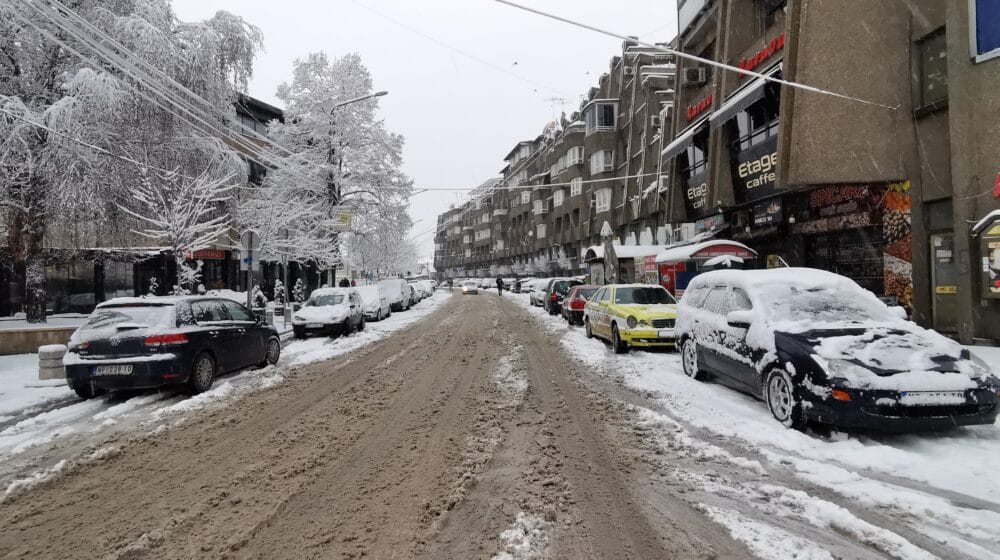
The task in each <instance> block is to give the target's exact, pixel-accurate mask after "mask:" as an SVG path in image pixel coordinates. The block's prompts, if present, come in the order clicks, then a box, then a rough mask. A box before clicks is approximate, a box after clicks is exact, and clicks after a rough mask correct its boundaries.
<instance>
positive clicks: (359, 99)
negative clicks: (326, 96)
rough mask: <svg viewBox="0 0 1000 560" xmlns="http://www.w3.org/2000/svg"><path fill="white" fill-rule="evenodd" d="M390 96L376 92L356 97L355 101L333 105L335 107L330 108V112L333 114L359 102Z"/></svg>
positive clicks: (349, 100)
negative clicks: (336, 110) (345, 106)
mask: <svg viewBox="0 0 1000 560" xmlns="http://www.w3.org/2000/svg"><path fill="white" fill-rule="evenodd" d="M388 94H389V92H388V91H376V92H375V93H369V94H365V95H361V96H358V97H355V98H353V99H345V100H344V101H340V102H337V103H335V104H334V105H333V107H330V112H331V113H332V112H333V111H334V110H335V109H339V108H341V107H343V106H344V105H350V104H351V103H357V102H358V101H364V100H366V99H373V98H375V97H382V96H384V95H388Z"/></svg>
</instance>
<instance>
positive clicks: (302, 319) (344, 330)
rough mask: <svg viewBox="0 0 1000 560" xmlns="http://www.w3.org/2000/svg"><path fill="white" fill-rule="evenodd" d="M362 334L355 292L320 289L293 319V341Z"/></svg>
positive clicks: (360, 307)
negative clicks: (309, 335)
mask: <svg viewBox="0 0 1000 560" xmlns="http://www.w3.org/2000/svg"><path fill="white" fill-rule="evenodd" d="M355 330H358V331H363V330H365V311H364V303H363V301H362V300H361V295H360V294H358V290H356V289H355V288H320V289H318V290H314V291H313V293H312V294H310V295H309V299H307V300H306V302H305V303H304V304H303V305H302V308H301V309H299V310H298V311H296V312H295V315H293V316H292V331H293V332H294V334H295V338H305V337H306V335H307V334H326V335H329V336H338V335H346V334H350V333H352V332H354V331H355Z"/></svg>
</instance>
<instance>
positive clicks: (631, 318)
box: [625, 315, 639, 329]
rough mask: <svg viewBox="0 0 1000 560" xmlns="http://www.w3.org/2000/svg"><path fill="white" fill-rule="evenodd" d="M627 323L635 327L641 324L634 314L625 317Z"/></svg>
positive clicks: (629, 326)
mask: <svg viewBox="0 0 1000 560" xmlns="http://www.w3.org/2000/svg"><path fill="white" fill-rule="evenodd" d="M625 324H627V325H628V328H630V329H634V328H636V327H637V326H638V325H639V320H638V319H636V318H635V317H634V316H632V315H629V316H628V318H627V319H625Z"/></svg>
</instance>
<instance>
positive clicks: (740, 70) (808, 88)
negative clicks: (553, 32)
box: [494, 0, 899, 111]
mask: <svg viewBox="0 0 1000 560" xmlns="http://www.w3.org/2000/svg"><path fill="white" fill-rule="evenodd" d="M494 1H496V2H499V3H501V4H506V5H508V6H511V7H514V8H517V9H519V10H524V11H526V12H531V13H533V14H537V15H540V16H542V17H547V18H549V19H554V20H556V21H561V22H563V23H567V24H569V25H573V26H575V27H580V28H583V29H587V30H590V31H593V32H595V33H600V34H601V35H607V36H608V37H614V38H616V39H621V40H622V41H632V42H634V43H636V44H638V45H642V46H644V47H647V48H651V49H657V50H659V51H662V52H665V53H669V54H672V55H674V56H676V57H678V58H685V59H688V60H694V61H697V62H701V63H702V64H707V65H708V66H714V67H716V68H721V69H723V70H728V71H730V72H736V73H738V74H741V75H746V76H754V77H756V78H760V79H763V80H767V81H769V82H775V83H779V84H782V85H786V86H788V87H792V88H795V89H801V90H804V91H811V92H813V93H818V94H821V95H828V96H831V97H837V98H840V99H846V100H848V101H855V102H857V103H863V104H865V105H872V106H874V107H881V108H882V109H889V110H890V111H895V110H897V109H899V106H898V105H897V106H895V107H893V106H891V105H886V104H884V103H879V102H877V101H869V100H867V99H862V98H860V97H854V96H851V95H846V94H843V93H837V92H835V91H830V90H825V89H822V88H818V87H815V86H810V85H807V84H803V83H800V82H792V81H788V80H783V79H781V78H775V77H774V76H768V75H765V74H761V73H759V72H754V71H752V70H745V69H743V68H739V67H737V66H732V65H730V64H725V63H723V62H718V61H715V60H711V59H708V58H702V57H700V56H696V55H693V54H688V53H686V52H683V51H679V50H677V49H672V48H670V47H665V46H663V45H658V44H654V43H647V42H645V41H641V40H639V39H636V38H635V37H629V36H626V35H621V34H619V33H614V32H611V31H607V30H605V29H601V28H599V27H594V26H592V25H588V24H586V23H581V22H578V21H574V20H571V19H568V18H564V17H562V16H558V15H555V14H552V13H549V12H544V11H542V10H538V9H535V8H530V7H528V6H524V5H521V4H518V3H516V2H511V1H510V0H494Z"/></svg>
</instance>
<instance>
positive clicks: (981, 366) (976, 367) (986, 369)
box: [969, 355, 993, 377]
mask: <svg viewBox="0 0 1000 560" xmlns="http://www.w3.org/2000/svg"><path fill="white" fill-rule="evenodd" d="M969 362H971V364H972V372H973V373H974V374H975V377H988V376H990V375H993V370H992V369H991V368H990V365H989V364H987V363H986V362H985V361H983V359H982V358H980V357H978V356H975V355H972V356H969Z"/></svg>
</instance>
